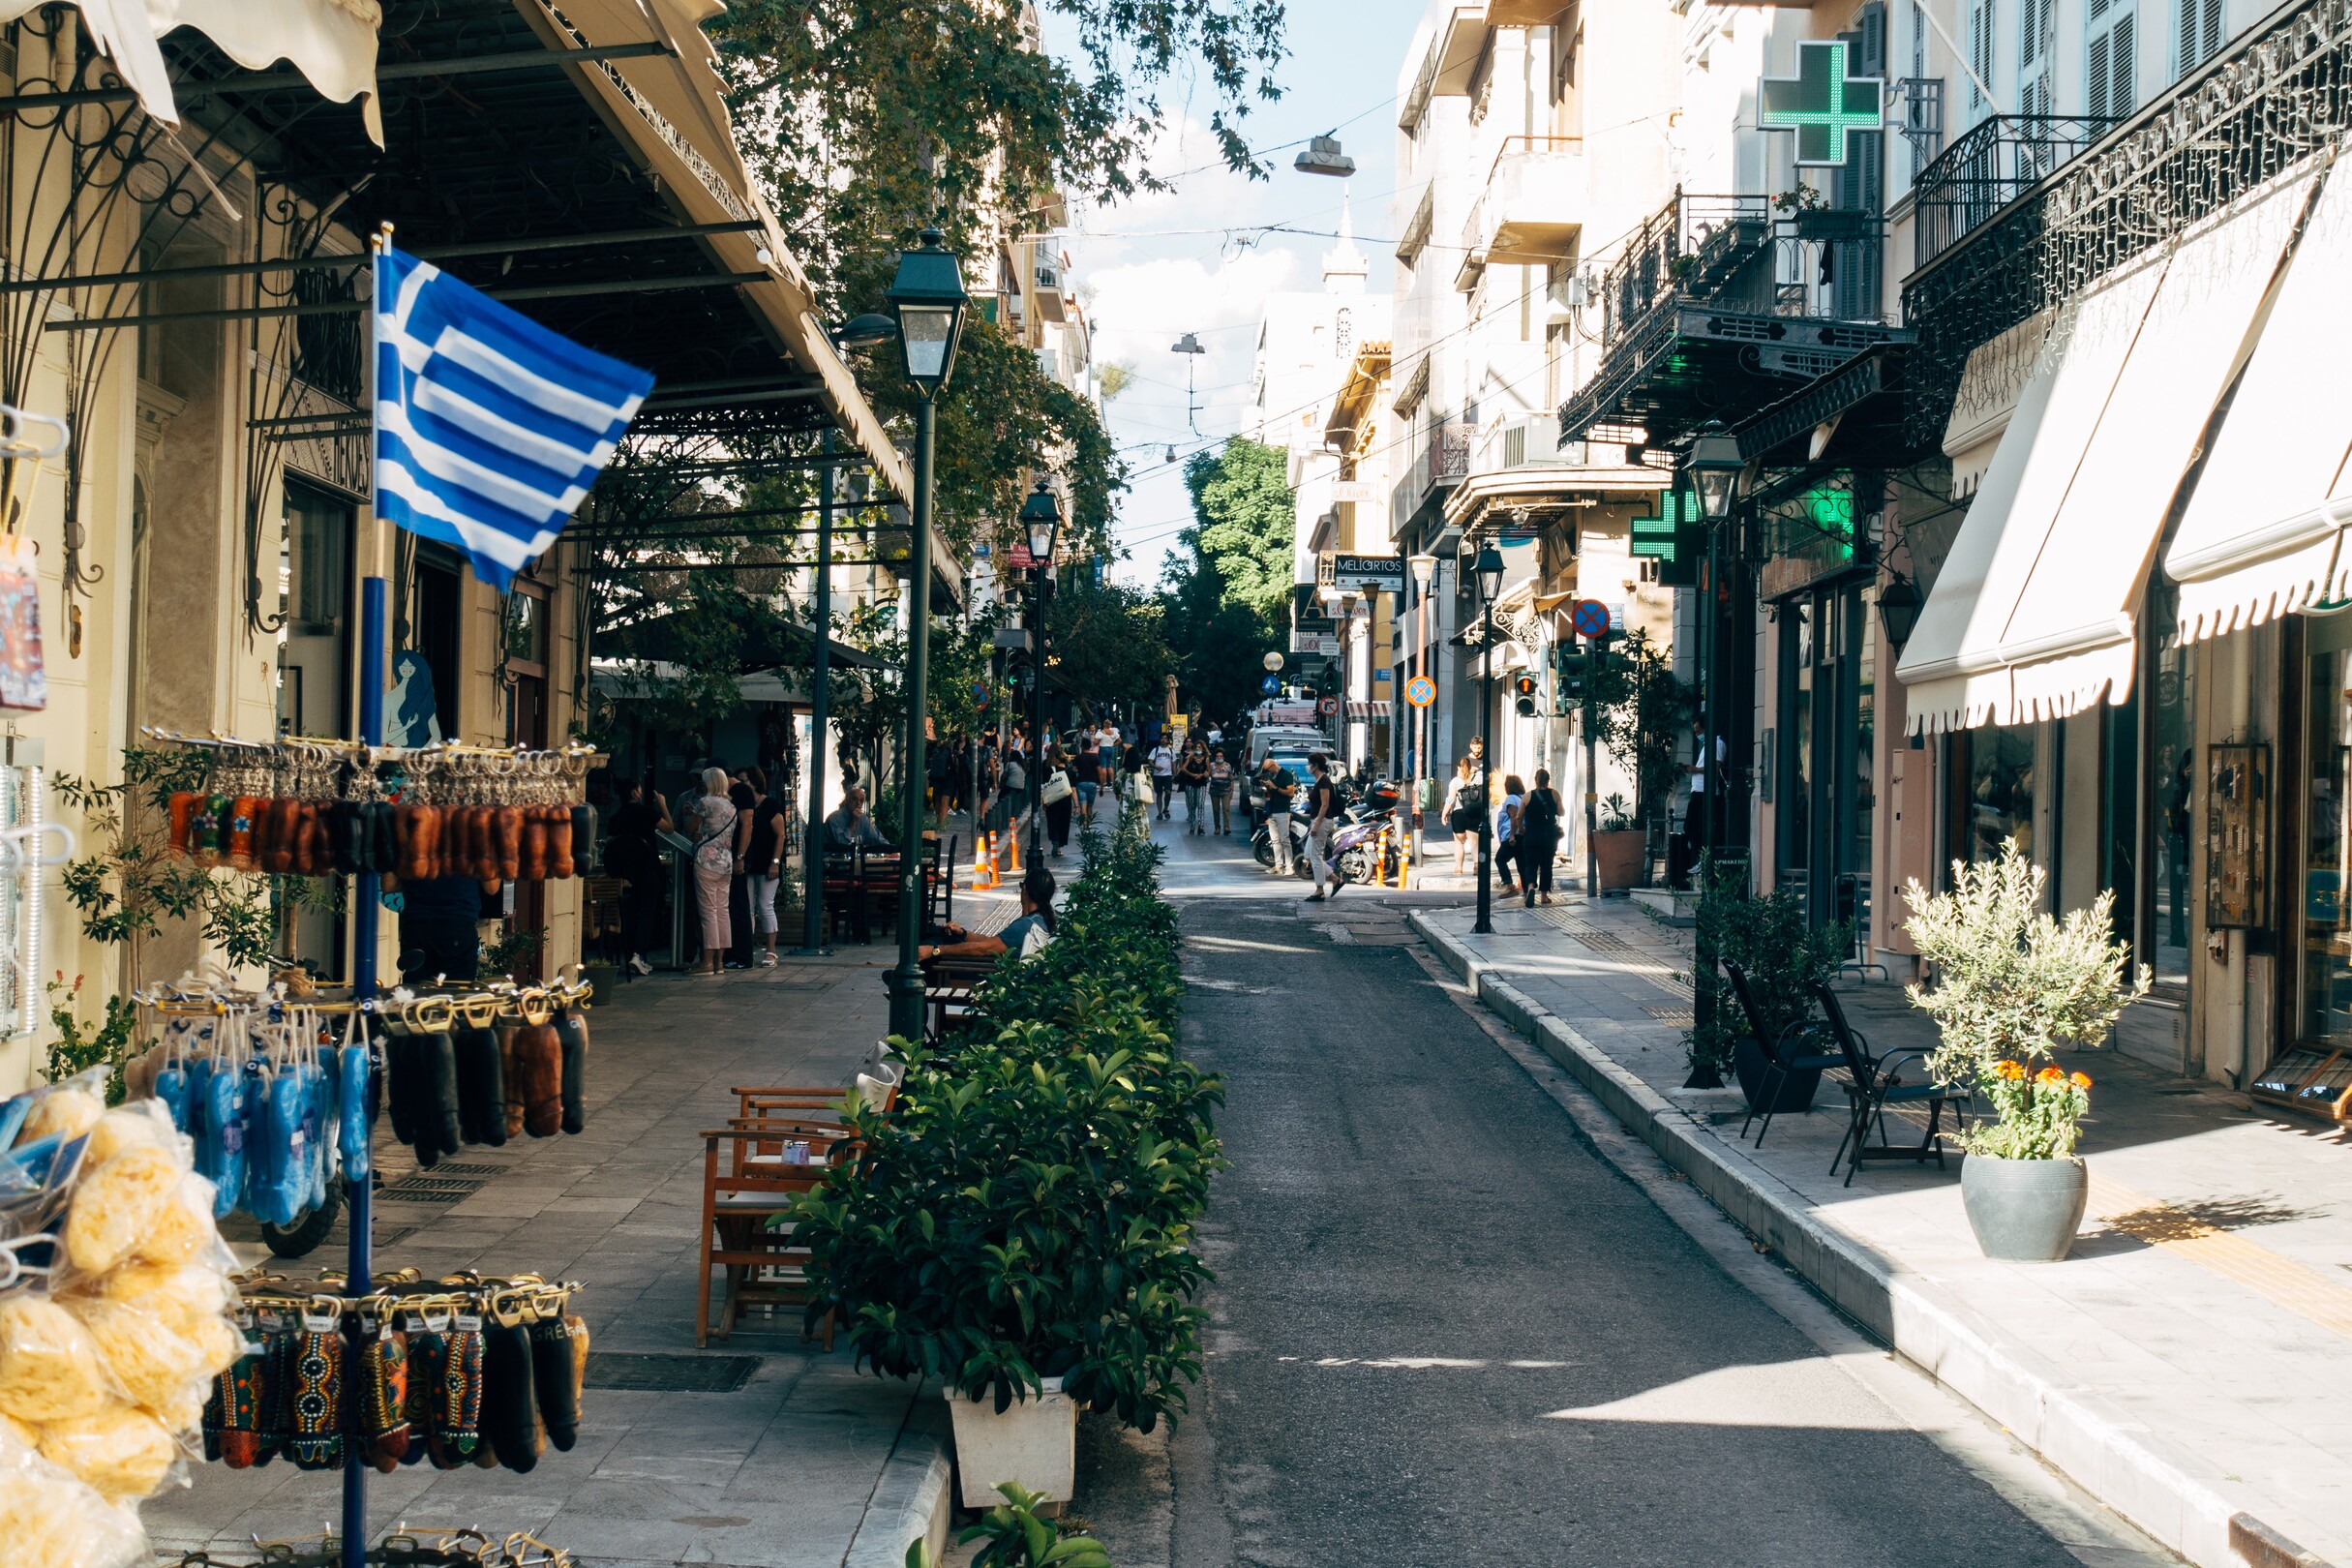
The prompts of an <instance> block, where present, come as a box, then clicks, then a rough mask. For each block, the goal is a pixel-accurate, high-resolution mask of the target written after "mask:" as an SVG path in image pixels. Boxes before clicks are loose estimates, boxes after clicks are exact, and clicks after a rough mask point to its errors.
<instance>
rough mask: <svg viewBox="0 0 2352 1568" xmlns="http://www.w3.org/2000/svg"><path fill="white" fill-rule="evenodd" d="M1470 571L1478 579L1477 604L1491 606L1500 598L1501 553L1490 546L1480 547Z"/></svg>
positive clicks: (1501, 576)
mask: <svg viewBox="0 0 2352 1568" xmlns="http://www.w3.org/2000/svg"><path fill="white" fill-rule="evenodd" d="M1470 570H1471V571H1472V572H1474V573H1475V574H1476V575H1477V578H1478V601H1479V603H1481V604H1493V602H1494V601H1495V600H1496V599H1498V598H1500V597H1502V580H1503V558H1502V552H1501V551H1499V550H1497V549H1495V548H1494V547H1493V545H1491V544H1490V545H1481V546H1480V547H1479V551H1478V560H1477V562H1476V564H1475V565H1473V566H1472V567H1471V568H1470Z"/></svg>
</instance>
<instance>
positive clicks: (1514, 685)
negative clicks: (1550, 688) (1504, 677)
mask: <svg viewBox="0 0 2352 1568" xmlns="http://www.w3.org/2000/svg"><path fill="white" fill-rule="evenodd" d="M1543 684H1544V683H1543V682H1542V681H1541V680H1539V679H1538V678H1536V675H1535V672H1534V671H1533V670H1522V671H1521V672H1520V673H1519V674H1517V675H1515V676H1513V677H1512V678H1511V689H1512V691H1514V692H1516V693H1517V694H1518V696H1519V704H1518V706H1519V716H1520V717H1521V718H1533V717H1535V694H1536V693H1537V692H1538V691H1541V690H1542V689H1543Z"/></svg>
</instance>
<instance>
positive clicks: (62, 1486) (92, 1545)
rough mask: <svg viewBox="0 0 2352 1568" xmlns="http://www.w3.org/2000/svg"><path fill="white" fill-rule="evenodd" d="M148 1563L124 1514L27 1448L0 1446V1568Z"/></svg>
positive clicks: (143, 1543) (116, 1567)
mask: <svg viewBox="0 0 2352 1568" xmlns="http://www.w3.org/2000/svg"><path fill="white" fill-rule="evenodd" d="M147 1558H148V1552H147V1540H146V1536H145V1535H144V1534H143V1533H142V1532H141V1531H140V1529H139V1527H138V1521H137V1520H136V1519H135V1518H133V1517H132V1515H131V1514H130V1512H129V1511H128V1510H127V1509H121V1508H116V1507H114V1506H112V1505H110V1504H109V1503H107V1502H106V1501H105V1500H104V1499H103V1498H101V1497H99V1496H97V1495H96V1494H95V1493H92V1492H91V1490H90V1489H89V1488H88V1487H85V1486H83V1485H82V1484H81V1483H80V1482H78V1481H76V1480H75V1479H74V1477H72V1476H71V1475H68V1474H66V1473H65V1472H64V1471H62V1470H60V1469H59V1468H58V1467H57V1466H56V1465H54V1464H51V1463H49V1462H47V1461H45V1460H44V1459H42V1458H41V1457H40V1456H39V1455H38V1454H36V1453H34V1452H33V1451H32V1449H31V1448H30V1447H29V1446H19V1445H15V1444H12V1443H10V1442H7V1441H5V1440H0V1568H129V1565H131V1564H133V1563H138V1562H143V1561H145V1560H147Z"/></svg>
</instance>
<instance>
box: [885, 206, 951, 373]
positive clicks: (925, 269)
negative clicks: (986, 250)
mask: <svg viewBox="0 0 2352 1568" xmlns="http://www.w3.org/2000/svg"><path fill="white" fill-rule="evenodd" d="M970 304H971V296H970V295H968V294H966V293H965V292H964V277H963V266H962V264H961V263H960V262H958V261H957V260H956V258H955V254H954V253H953V252H951V251H950V250H949V249H948V247H947V237H946V236H945V235H943V234H942V233H940V231H939V230H938V229H936V228H926V229H924V230H923V231H922V235H921V240H920V243H919V244H918V245H917V246H916V248H915V249H914V250H912V251H901V252H899V253H898V276H897V277H896V278H894V279H892V280H891V282H890V314H892V315H893V316H895V317H898V347H899V351H900V352H901V353H902V354H903V355H904V356H905V363H906V372H907V379H908V380H910V381H912V382H914V383H915V387H916V390H917V391H919V392H920V393H921V394H922V395H923V397H924V398H925V399H930V398H935V397H937V396H938V395H939V392H940V389H941V388H942V387H944V386H946V385H947V384H948V377H950V376H952V375H953V374H954V373H955V347H956V345H957V343H958V342H959V341H960V340H961V339H962V337H963V331H964V310H965V307H967V306H968V305H970Z"/></svg>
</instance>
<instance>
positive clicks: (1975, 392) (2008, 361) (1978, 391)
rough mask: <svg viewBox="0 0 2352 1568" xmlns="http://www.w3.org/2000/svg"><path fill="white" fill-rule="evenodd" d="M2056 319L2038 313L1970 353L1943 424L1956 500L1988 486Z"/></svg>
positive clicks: (2050, 314) (2048, 313) (1945, 445)
mask: <svg viewBox="0 0 2352 1568" xmlns="http://www.w3.org/2000/svg"><path fill="white" fill-rule="evenodd" d="M2055 314H2056V313H2055V312H2053V311H2039V312H2036V313H2035V314H2034V315H2032V316H2029V317H2026V318H2025V319H2024V320H2022V321H2020V322H2018V323H2017V324H2016V325H2015V326H2013V327H2011V328H2009V329H2008V330H2007V331H2006V332H2004V333H2002V334H2001V335H2000V336H1998V337H1996V338H1992V339H1989V340H1987V341H1986V342H1983V343H1980V344H1978V345H1976V347H1974V348H1971V349H1970V350H1969V351H1968V364H1967V366H1966V367H1965V368H1964V369H1963V370H1962V371H1961V373H1960V386H1959V390H1958V391H1957V392H1956V393H1955V394H1954V395H1953V398H1952V411H1951V415H1950V417H1949V418H1947V419H1946V420H1945V422H1944V455H1945V457H1947V458H1949V459H1951V464H1952V499H1954V500H1960V499H1963V498H1967V497H1969V496H1973V495H1975V493H1976V487H1977V486H1978V485H1980V484H1982V483H1983V482H1984V470H1985V469H1986V468H1987V467H1991V465H1992V461H1993V453H1994V450H1995V449H1996V448H1998V447H1999V446H2000V445H2001V437H2002V434H2003V433H2004V432H2005V431H2006V430H2007V429H2008V428H2009V416H2010V415H2011V414H2013V413H2015V412H2016V411H2017V400H2018V398H2019V397H2020V396H2021V395H2022V394H2023V393H2024V391H2025V384H2026V379H2027V377H2030V376H2032V375H2033V374H2034V366H2035V363H2036V362H2037V361H2038V360H2039V359H2040V358H2041V347H2042V343H2043V342H2044V340H2045V339H2047V338H2048V336H2049V332H2050V318H2051V317H2052V316H2053V315H2055Z"/></svg>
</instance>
